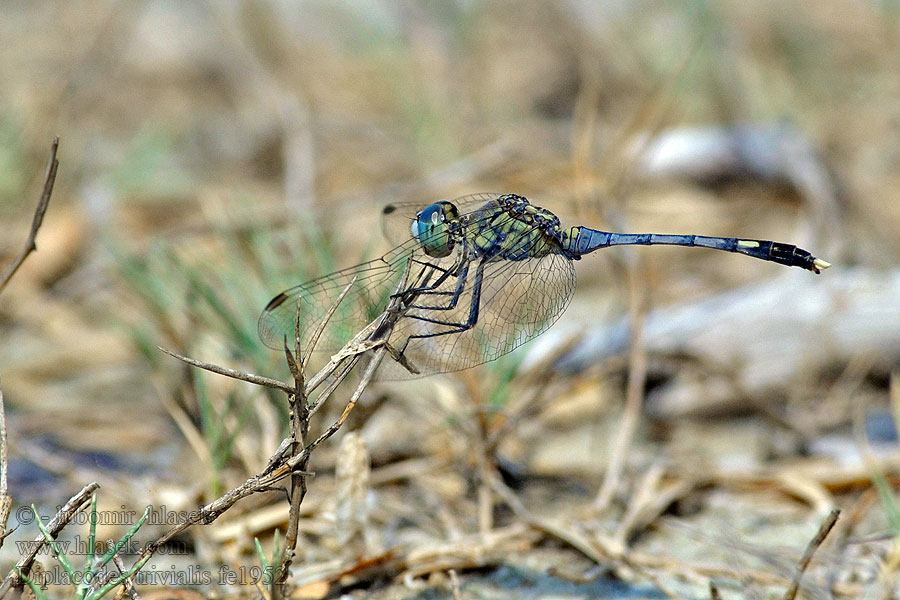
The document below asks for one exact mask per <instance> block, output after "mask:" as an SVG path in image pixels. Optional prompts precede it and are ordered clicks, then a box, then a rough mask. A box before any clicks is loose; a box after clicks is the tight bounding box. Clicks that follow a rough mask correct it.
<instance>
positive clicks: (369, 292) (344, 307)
mask: <svg viewBox="0 0 900 600" xmlns="http://www.w3.org/2000/svg"><path fill="white" fill-rule="evenodd" d="M476 196H477V198H476ZM496 197H497V195H496V194H474V195H472V196H467V197H466V198H469V200H467V201H466V206H467V207H476V206H477V207H479V208H480V209H481V210H482V211H483V214H479V215H474V214H473V215H472V217H473V220H476V221H477V220H479V219H486V218H490V217H491V216H493V215H494V213H493V210H494V209H498V210H499V208H498V207H496V205H495V206H493V207H492V206H490V205H489V204H488V203H489V202H490V200H492V199H496ZM414 217H415V213H413V218H414ZM505 220H506V219H501V220H500V222H501V223H502V222H503V221H505ZM458 251H459V248H457V252H453V253H451V254H450V256H448V257H445V258H441V259H437V258H433V257H429V256H427V255H426V254H425V253H424V251H423V250H422V248H421V245H420V243H419V242H418V241H417V240H415V239H412V237H411V232H410V231H409V229H408V227H407V235H406V238H405V241H404V242H403V243H402V244H400V245H399V246H397V247H396V248H394V249H393V250H391V251H389V252H388V253H387V254H385V255H384V256H382V257H381V258H376V259H373V260H370V261H368V262H364V263H362V264H359V265H356V266H353V267H348V268H346V269H342V270H340V271H335V272H334V273H330V274H328V275H323V276H321V277H318V278H316V279H312V280H310V281H306V282H304V283H301V284H300V285H297V286H294V287H292V288H289V289H287V290H285V291H283V292H281V293H280V294H278V295H277V296H275V297H274V298H273V299H272V300H271V301H270V302H269V304H268V305H266V308H265V309H264V310H263V312H262V315H260V317H259V323H258V332H259V337H260V339H261V340H262V342H263V343H264V344H265V345H266V346H268V347H269V348H272V349H274V350H281V349H282V348H283V347H284V340H285V339H287V340H288V341H289V346H290V347H292V346H293V343H292V340H293V339H294V327H295V325H294V323H295V319H296V315H297V303H298V301H299V302H300V340H301V345H302V346H303V347H305V346H306V345H307V343H308V342H309V340H310V338H311V337H312V333H313V332H314V331H316V329H318V327H319V325H320V324H321V322H322V319H323V318H324V317H325V315H326V314H327V313H328V311H329V310H330V309H331V307H332V305H333V304H334V302H335V301H336V300H337V298H338V296H340V295H341V292H343V291H344V289H345V288H347V286H348V285H351V282H353V283H352V286H351V287H350V290H349V291H348V293H347V296H346V297H345V298H344V300H343V301H342V302H341V304H340V306H339V307H338V309H337V311H336V312H335V314H334V316H333V317H332V318H331V321H330V322H329V324H328V326H327V327H326V328H325V331H324V332H323V334H322V337H321V338H320V340H319V343H318V344H317V346H316V350H320V351H333V350H339V349H340V348H342V347H343V346H344V344H346V343H347V342H348V341H349V340H350V339H351V338H352V337H353V336H354V335H356V333H358V332H359V330H360V329H362V328H363V327H365V326H366V325H368V324H369V323H370V322H371V321H372V320H373V319H375V317H377V316H378V315H380V314H381V312H382V311H383V310H384V309H385V308H386V307H387V304H388V301H389V299H390V295H391V294H393V293H396V292H397V291H398V286H399V285H400V283H401V279H402V278H403V275H404V273H405V272H406V266H407V263H408V261H410V260H412V261H413V263H414V264H413V267H414V268H411V271H412V272H414V273H415V275H416V276H419V277H431V281H434V280H435V279H436V277H435V276H433V275H431V274H430V271H434V272H439V270H440V269H451V268H453V266H454V265H455V264H456V263H457V262H458V261H459V260H460V257H459V254H458ZM426 266H427V267H428V269H429V272H424V273H423V272H422V269H424V268H426Z"/></svg>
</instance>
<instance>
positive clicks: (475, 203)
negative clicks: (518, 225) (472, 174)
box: [381, 192, 502, 244]
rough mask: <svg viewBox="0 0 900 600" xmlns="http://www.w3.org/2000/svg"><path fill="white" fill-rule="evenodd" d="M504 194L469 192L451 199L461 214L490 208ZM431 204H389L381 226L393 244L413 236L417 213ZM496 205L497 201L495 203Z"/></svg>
mask: <svg viewBox="0 0 900 600" xmlns="http://www.w3.org/2000/svg"><path fill="white" fill-rule="evenodd" d="M501 195H502V194H491V193H487V192H483V193H479V194H469V195H467V196H460V197H459V198H456V199H453V200H450V202H452V203H453V204H454V205H455V206H456V208H457V209H458V210H459V214H460V215H461V216H462V215H466V214H468V213H473V212H476V211H479V210H483V209H485V208H490V207H491V205H490V204H489V203H490V202H492V201H494V200H496V199H497V198H498V197H500V196H501ZM429 204H431V202H429V203H428V204H423V203H421V202H395V203H393V204H388V205H386V206H385V207H384V209H383V210H382V211H381V227H382V229H383V231H384V236H385V237H386V238H387V239H388V240H389V241H390V242H391V243H392V244H402V243H404V242H406V241H407V240H409V239H410V238H411V237H412V231H411V227H412V223H413V221H415V220H416V214H418V213H419V212H421V211H422V209H424V208H425V207H426V206H428V205H429ZM493 206H494V207H496V203H494V205H493Z"/></svg>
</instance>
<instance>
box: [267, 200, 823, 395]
mask: <svg viewBox="0 0 900 600" xmlns="http://www.w3.org/2000/svg"><path fill="white" fill-rule="evenodd" d="M382 216H383V221H384V226H385V231H386V233H387V234H388V237H389V238H391V239H392V241H395V242H398V243H399V245H397V246H396V247H395V248H394V249H393V250H390V251H389V252H387V253H386V254H384V255H383V256H381V257H379V258H376V259H373V260H370V261H367V262H364V263H362V264H359V265H356V266H353V267H349V268H346V269H342V270H340V271H336V272H334V273H331V274H328V275H323V276H321V277H318V278H316V279H312V280H310V281H307V282H305V283H301V284H300V285H297V286H295V287H292V288H290V289H287V290H285V291H283V292H281V293H280V294H278V295H277V296H275V297H274V298H273V299H272V300H271V301H270V302H269V303H268V305H266V307H265V309H264V310H263V312H262V315H261V316H260V318H259V336H260V338H261V339H262V341H263V343H264V344H265V345H267V346H269V347H270V348H273V349H283V348H284V347H285V344H286V343H288V342H290V343H289V345H290V346H291V347H292V346H293V341H294V339H295V336H296V333H297V332H296V331H295V329H296V326H295V323H296V322H297V318H298V314H297V311H298V310H299V311H300V312H299V320H300V323H301V327H300V330H299V334H300V340H301V344H304V345H305V344H307V343H308V342H309V341H310V340H311V338H312V337H313V336H314V332H316V331H317V330H319V329H322V328H321V324H322V321H323V320H324V319H325V318H329V321H328V323H327V325H326V326H325V327H324V329H323V330H322V332H321V337H319V338H318V340H317V345H316V350H338V349H340V348H342V347H343V346H344V344H346V343H347V342H348V341H349V340H351V339H352V338H353V337H354V335H356V334H357V332H358V331H360V330H361V329H362V328H365V327H366V326H373V330H372V334H371V338H370V339H372V340H378V341H380V342H382V343H384V344H386V345H387V346H388V348H389V349H390V352H391V356H392V357H393V358H394V360H386V361H384V362H383V363H382V365H381V366H380V367H379V368H378V372H377V378H379V379H406V378H411V377H419V376H423V375H430V374H436V373H447V372H452V371H458V370H462V369H467V368H470V367H474V366H476V365H479V364H482V363H485V362H489V361H492V360H495V359H497V358H499V357H500V356H503V355H504V354H507V353H509V352H511V351H512V350H514V349H515V348H517V347H519V346H521V345H522V344H524V343H525V342H527V341H529V340H531V339H533V338H535V337H536V336H538V335H540V334H541V333H543V332H544V331H546V330H547V329H548V328H549V327H550V326H551V325H553V323H554V322H556V320H557V319H558V318H559V317H560V315H561V314H562V313H563V312H564V311H565V309H566V307H567V306H568V304H569V302H570V301H571V299H572V295H573V294H574V291H575V269H574V265H573V263H574V261H576V260H579V259H581V257H582V256H584V255H586V254H590V253H591V252H594V251H596V250H599V249H601V248H607V247H610V246H622V245H645V246H647V245H668V246H692V247H698V248H710V249H713V250H724V251H726V252H735V253H738V254H744V255H746V256H751V257H754V258H758V259H762V260H766V261H769V262H774V263H778V264H781V265H786V266H790V267H800V268H802V269H806V270H807V271H811V272H813V273H817V274H818V273H820V272H821V271H822V270H823V269H826V268H828V267H829V266H831V265H830V264H829V263H827V262H825V261H824V260H822V259H819V258H816V257H815V256H813V255H812V254H810V253H809V252H807V251H806V250H803V249H801V248H798V247H797V246H793V245H791V244H785V243H781V242H773V241H768V240H755V239H742V238H726V237H707V236H701V235H672V234H656V233H611V232H606V231H600V230H596V229H591V228H588V227H583V226H574V227H563V226H562V225H561V223H560V220H559V218H557V217H556V215H554V214H553V213H552V212H550V211H549V210H546V209H543V208H540V207H538V206H535V205H533V204H531V203H530V202H529V201H528V200H527V199H526V198H524V197H523V196H520V195H517V194H473V195H469V196H463V197H461V198H457V199H455V200H453V201H446V200H444V201H439V202H435V203H433V204H430V205H428V206H425V207H424V208H423V207H422V204H389V205H387V206H386V207H385V208H384V210H383V215H382ZM342 294H343V298H342V299H341V301H340V302H339V303H337V308H336V309H335V310H334V312H332V309H333V308H334V306H335V304H336V302H337V300H338V299H339V297H341V295H342ZM329 312H332V314H331V315H330V316H329ZM378 319H380V321H379V322H378V323H376V322H375V321H376V320H378Z"/></svg>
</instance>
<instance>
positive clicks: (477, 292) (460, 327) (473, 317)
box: [400, 261, 486, 355]
mask: <svg viewBox="0 0 900 600" xmlns="http://www.w3.org/2000/svg"><path fill="white" fill-rule="evenodd" d="M485 264H486V261H481V262H479V263H478V268H477V269H476V270H475V283H474V284H473V285H472V304H471V305H470V306H469V317H468V319H466V322H465V323H452V322H450V321H441V320H439V319H429V318H428V317H423V316H421V315H410V314H407V315H404V316H405V317H406V318H409V319H415V320H417V321H424V322H426V323H434V324H435V325H444V326H446V327H449V328H451V329H448V330H447V331H439V332H437V333H421V334H416V335H411V336H409V337H408V338H406V342H404V344H403V348H402V349H401V350H400V354H401V355H402V354H403V353H404V352H406V348H407V347H408V346H409V343H410V341H412V340H414V339H428V338H433V337H440V336H443V335H451V334H456V333H462V332H464V331H468V330H469V329H472V327H474V326H475V323H477V322H478V311H479V308H480V305H481V282H482V280H483V278H484V266H485ZM464 270H466V271H467V270H468V265H466V267H465V269H464ZM429 308H431V307H429Z"/></svg>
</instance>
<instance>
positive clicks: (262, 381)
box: [156, 346, 294, 394]
mask: <svg viewBox="0 0 900 600" xmlns="http://www.w3.org/2000/svg"><path fill="white" fill-rule="evenodd" d="M156 349H157V350H159V351H161V352H165V353H166V354H168V355H169V356H173V357H175V358H177V359H178V360H180V361H183V362H186V363H187V364H189V365H193V366H195V367H197V368H199V369H203V370H205V371H209V372H210V373H218V374H219V375H224V376H225V377H231V378H232V379H239V380H241V381H247V382H249V383H255V384H256V385H261V386H264V387H267V388H272V389H275V390H281V391H282V392H284V393H286V394H293V393H294V386H292V385H288V384H286V383H284V382H281V381H278V380H277V379H270V378H268V377H263V376H261V375H254V374H253V373H243V372H241V371H236V370H234V369H229V368H228V367H220V366H219V365H214V364H212V363H207V362H203V361H200V360H196V359H193V358H188V357H187V356H182V355H180V354H178V353H177V352H173V351H171V350H166V349H165V348H163V347H161V346H157V347H156Z"/></svg>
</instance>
